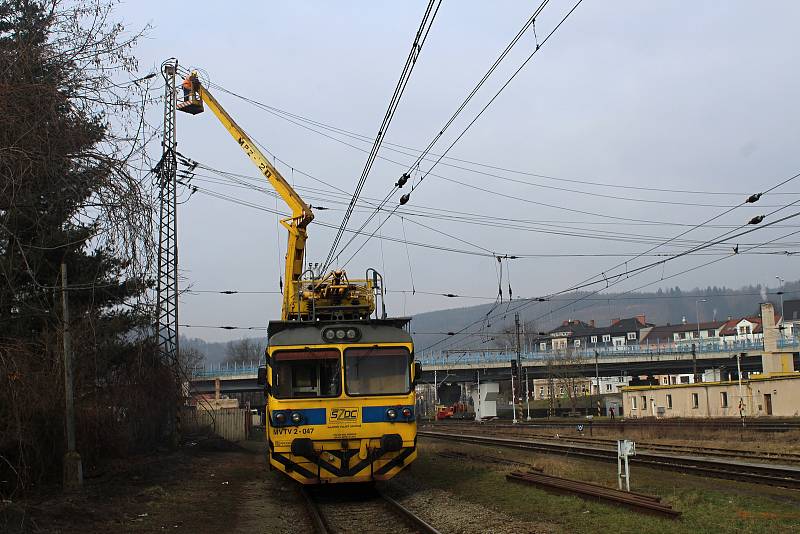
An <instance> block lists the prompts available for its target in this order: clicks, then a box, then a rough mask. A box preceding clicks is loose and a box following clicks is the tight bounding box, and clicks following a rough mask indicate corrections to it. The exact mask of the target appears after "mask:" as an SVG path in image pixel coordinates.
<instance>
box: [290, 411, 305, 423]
mask: <svg viewBox="0 0 800 534" xmlns="http://www.w3.org/2000/svg"><path fill="white" fill-rule="evenodd" d="M302 420H303V416H302V415H300V412H294V413H293V414H292V423H294V424H296V425H299V424H300V421H302Z"/></svg>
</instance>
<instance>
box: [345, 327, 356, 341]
mask: <svg viewBox="0 0 800 534" xmlns="http://www.w3.org/2000/svg"><path fill="white" fill-rule="evenodd" d="M356 336H358V332H356V329H355V328H350V329H348V330H347V339H355V338H356Z"/></svg>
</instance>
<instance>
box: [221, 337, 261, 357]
mask: <svg viewBox="0 0 800 534" xmlns="http://www.w3.org/2000/svg"><path fill="white" fill-rule="evenodd" d="M263 355H264V347H263V346H262V345H261V343H260V342H259V340H258V339H255V338H252V337H246V338H244V339H237V340H236V341H230V342H228V345H227V347H225V360H224V361H225V362H226V363H246V362H257V361H259V360H260V359H261V357H262V356H263Z"/></svg>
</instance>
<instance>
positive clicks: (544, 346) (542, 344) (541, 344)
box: [539, 342, 547, 350]
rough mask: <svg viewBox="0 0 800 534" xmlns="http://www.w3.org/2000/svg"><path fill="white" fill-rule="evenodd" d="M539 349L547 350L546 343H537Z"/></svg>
mask: <svg viewBox="0 0 800 534" xmlns="http://www.w3.org/2000/svg"><path fill="white" fill-rule="evenodd" d="M539 350H547V343H546V342H545V343H539Z"/></svg>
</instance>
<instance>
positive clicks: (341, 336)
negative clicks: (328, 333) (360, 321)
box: [336, 330, 346, 339]
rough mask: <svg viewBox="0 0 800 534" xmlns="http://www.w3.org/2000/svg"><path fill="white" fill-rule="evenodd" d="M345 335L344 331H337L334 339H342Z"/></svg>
mask: <svg viewBox="0 0 800 534" xmlns="http://www.w3.org/2000/svg"><path fill="white" fill-rule="evenodd" d="M345 335H346V334H345V331H344V330H337V331H336V339H344V336H345Z"/></svg>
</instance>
